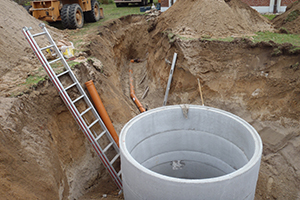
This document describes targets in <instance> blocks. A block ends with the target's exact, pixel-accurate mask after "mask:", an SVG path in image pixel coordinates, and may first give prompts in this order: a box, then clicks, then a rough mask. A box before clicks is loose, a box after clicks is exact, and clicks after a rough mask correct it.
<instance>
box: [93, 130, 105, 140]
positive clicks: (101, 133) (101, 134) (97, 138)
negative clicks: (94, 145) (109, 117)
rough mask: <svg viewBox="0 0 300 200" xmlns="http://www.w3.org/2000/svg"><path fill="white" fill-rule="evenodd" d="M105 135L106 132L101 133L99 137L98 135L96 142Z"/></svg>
mask: <svg viewBox="0 0 300 200" xmlns="http://www.w3.org/2000/svg"><path fill="white" fill-rule="evenodd" d="M105 133H106V131H103V132H102V133H100V135H98V136H97V137H96V139H95V140H96V141H98V140H99V139H100V138H101V137H102V136H103V135H104V134H105Z"/></svg>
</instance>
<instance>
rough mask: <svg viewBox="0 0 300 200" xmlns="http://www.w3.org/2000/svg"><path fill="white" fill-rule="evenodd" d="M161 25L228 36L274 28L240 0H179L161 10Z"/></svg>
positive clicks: (181, 32) (199, 34)
mask: <svg viewBox="0 0 300 200" xmlns="http://www.w3.org/2000/svg"><path fill="white" fill-rule="evenodd" d="M161 22H162V23H161V24H160V27H162V28H163V27H168V28H171V29H172V32H174V33H176V34H179V35H181V36H190V37H214V38H220V37H229V36H243V35H251V34H253V33H255V32H257V31H272V30H273V28H272V27H271V24H270V23H269V22H268V21H267V20H266V19H264V18H263V17H262V16H261V15H260V14H259V13H258V12H257V11H255V10H253V9H252V8H251V7H249V6H248V5H246V4H245V3H243V2H241V1H240V0H229V1H228V0H227V1H226V2H225V1H224V0H214V1H212V0H198V1H190V0H178V1H176V3H175V4H174V5H173V6H172V7H170V9H168V10H167V11H166V12H164V13H163V14H162V21H161Z"/></svg>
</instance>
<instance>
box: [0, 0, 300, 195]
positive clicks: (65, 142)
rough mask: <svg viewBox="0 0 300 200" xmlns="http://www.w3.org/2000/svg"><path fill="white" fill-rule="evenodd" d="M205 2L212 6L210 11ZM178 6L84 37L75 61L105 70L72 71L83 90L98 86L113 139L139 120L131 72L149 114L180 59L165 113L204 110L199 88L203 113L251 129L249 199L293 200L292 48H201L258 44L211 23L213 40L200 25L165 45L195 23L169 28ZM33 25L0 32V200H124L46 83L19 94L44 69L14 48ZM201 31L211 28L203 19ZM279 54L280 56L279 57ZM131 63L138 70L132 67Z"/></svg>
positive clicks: (299, 174) (295, 91) (295, 77)
mask: <svg viewBox="0 0 300 200" xmlns="http://www.w3.org/2000/svg"><path fill="white" fill-rule="evenodd" d="M193 2H196V1H193ZM203 2H204V3H206V4H207V6H208V1H203ZM216 2H218V3H217V4H222V5H225V6H228V7H231V8H232V7H234V9H237V7H236V6H233V5H240V4H239V3H238V1H231V2H227V3H225V2H223V1H216ZM180 3H181V5H182V6H183V7H184V5H183V4H188V3H187V1H184V0H178V4H177V3H176V4H175V5H177V7H178V5H180ZM224 3H225V4H224ZM1 4H4V5H5V6H6V8H9V9H6V10H10V11H9V12H11V13H13V12H14V11H13V10H14V9H17V11H18V12H19V15H22V16H24V19H25V16H28V15H27V13H26V12H25V11H24V10H23V8H21V7H19V6H18V5H17V4H15V3H13V2H12V1H9V0H5V1H1V3H0V5H1ZM4 5H2V7H3V6H4ZM175 5H174V8H172V9H170V12H165V13H163V14H161V15H159V16H156V15H154V16H152V15H148V16H144V15H131V16H126V17H122V18H120V19H116V20H112V21H109V22H107V23H106V24H105V25H104V26H99V27H97V28H96V29H95V30H91V31H89V32H88V33H87V34H85V35H83V36H80V38H81V39H82V40H83V41H84V43H82V44H81V47H80V48H81V49H84V50H83V52H82V53H80V56H81V58H82V57H93V58H95V59H97V60H99V61H101V62H102V64H103V67H102V69H101V70H99V68H98V67H96V66H94V65H93V64H91V63H88V62H84V61H82V62H81V63H80V64H78V65H76V66H75V67H74V73H75V75H76V76H77V78H78V80H79V82H80V83H81V84H82V86H83V87H84V83H85V82H86V81H88V80H93V81H94V83H95V86H96V88H97V90H98V92H99V94H100V96H101V98H102V101H103V103H104V105H105V108H106V109H107V112H108V114H109V116H110V117H111V119H112V122H113V125H114V126H115V128H116V131H117V132H118V133H119V132H120V131H121V129H122V127H123V126H124V124H125V123H126V122H127V121H128V120H130V119H131V118H132V117H134V116H136V115H138V114H139V111H138V109H137V107H136V106H135V104H134V103H133V102H132V101H131V99H130V97H129V69H132V71H133V79H134V87H135V93H136V96H137V97H138V98H139V99H140V101H141V103H142V104H143V105H144V106H145V107H147V108H148V109H152V108H156V107H159V106H162V103H163V98H164V92H165V88H166V85H167V81H168V76H169V70H170V64H169V63H168V62H167V61H166V60H169V61H172V57H173V54H174V53H175V52H176V53H177V54H178V59H177V63H176V69H175V71H174V75H173V81H172V84H171V90H170V94H169V98H168V105H174V104H197V105H201V104H202V102H201V99H200V96H199V90H198V85H197V78H199V79H200V81H201V85H202V91H203V96H204V104H205V105H206V106H211V107H215V108H219V109H223V110H226V111H229V112H231V113H233V114H236V115H238V116H240V117H241V118H243V119H245V120H246V121H247V122H249V123H250V124H251V125H252V126H254V128H255V129H256V130H257V131H258V133H259V134H260V136H261V138H262V140H263V145H264V149H263V155H262V162H261V168H260V173H259V179H258V183H257V190H256V196H255V199H257V200H262V199H282V200H283V199H299V198H300V192H299V185H300V169H299V166H300V157H299V153H300V132H299V130H300V125H299V120H300V114H299V113H300V106H299V98H300V89H299V88H300V80H299V76H300V66H299V63H300V55H299V54H291V53H289V52H290V51H289V48H291V45H289V44H284V45H278V44H275V43H273V42H269V43H266V42H262V43H252V42H251V41H250V40H245V39H240V38H239V37H237V38H236V39H235V40H234V41H232V42H221V41H217V40H215V41H208V40H203V39H201V38H202V35H203V34H204V35H205V34H209V33H212V34H213V35H212V37H217V36H221V35H223V36H224V37H225V36H227V35H232V34H236V35H237V36H238V35H244V34H254V32H255V31H257V29H256V28H259V27H262V26H260V25H259V27H255V29H253V27H251V30H250V29H249V30H248V29H247V28H246V27H248V25H245V23H244V22H240V23H241V25H242V26H243V28H241V29H239V28H237V29H235V30H239V31H238V32H236V31H235V30H234V31H232V29H231V28H230V27H229V28H228V27H227V28H226V29H225V28H222V31H221V32H218V27H219V25H218V24H216V23H217V22H215V23H213V22H214V21H215V19H212V20H211V21H212V24H215V25H213V26H212V25H210V26H211V28H210V29H206V30H208V31H209V32H205V31H202V30H201V28H200V27H201V26H199V27H198V28H197V26H196V25H193V29H194V30H193V29H192V27H187V28H185V33H183V32H182V35H186V34H187V33H189V34H190V36H191V35H192V37H191V38H193V39H191V38H189V39H187V38H185V37H181V36H180V35H177V36H176V35H175V36H172V37H170V34H169V33H170V31H171V32H176V31H178V30H180V28H178V27H182V25H183V24H188V23H190V22H191V21H192V20H190V19H188V17H184V16H181V17H183V18H184V19H185V20H186V22H184V23H180V22H179V18H178V19H176V20H174V21H176V24H175V22H173V21H172V20H170V18H172V17H173V18H176V17H175V16H174V15H175V11H176V9H177V7H175ZM188 6H189V5H186V7H188ZM210 6H212V5H210ZM190 7H191V6H189V8H190ZM187 9H188V8H187ZM226 9H227V8H226ZM232 9H233V8H232ZM244 9H245V10H247V12H246V13H252V14H251V16H255V17H253V18H254V19H257V20H258V22H259V23H262V24H265V20H264V19H262V20H259V18H256V17H257V15H258V13H256V12H254V11H253V10H251V9H250V8H248V7H245V8H244ZM0 12H4V11H3V10H1V11H0ZM173 12H174V14H173ZM168 13H169V16H168ZM242 13H243V12H240V13H239V15H241V14H242ZM5 14H6V13H5ZM1 15H2V13H1ZM230 15H231V14H230ZM247 15H248V14H247ZM234 17H235V16H234ZM5 19H6V18H5ZM228 19H230V18H228ZM7 20H10V19H8V18H7ZM28 21H29V22H28ZM4 22H5V20H4ZM258 22H257V24H259V23H258ZM27 23H31V24H29V25H27ZM38 23H39V21H37V20H35V19H33V18H32V17H30V16H28V20H27V19H26V20H25V21H24V22H23V23H22V24H17V22H15V21H13V20H12V21H10V22H9V23H8V22H7V23H6V24H3V25H2V24H1V28H0V31H1V32H0V34H1V36H3V37H4V35H5V36H6V38H7V39H5V40H4V39H3V38H1V40H0V42H1V46H0V51H1V53H3V54H2V55H1V56H2V57H1V60H0V64H1V68H0V71H1V77H0V78H1V82H0V102H1V103H0V119H1V120H0V183H1V184H0V199H81V200H84V199H122V198H123V197H122V195H121V196H119V195H118V189H117V187H116V186H115V185H114V183H113V181H112V180H111V178H110V176H109V175H108V174H107V172H106V170H105V169H104V167H103V165H102V164H101V162H100V159H99V158H98V157H97V155H96V153H95V152H94V150H93V149H92V147H91V145H90V144H89V143H88V141H87V139H86V138H85V137H84V135H83V134H82V132H81V131H80V130H79V128H78V126H77V124H76V122H75V120H74V119H73V117H72V116H71V114H70V112H69V111H68V109H67V107H66V106H65V105H64V103H63V101H62V100H61V98H60V96H59V94H58V93H57V91H56V90H55V88H54V86H53V85H52V83H51V82H50V80H47V79H46V80H44V81H40V82H39V83H38V84H37V85H34V86H33V87H30V88H28V86H26V85H23V84H22V83H25V81H26V78H27V77H28V75H41V74H42V73H44V72H42V70H39V69H40V68H41V66H39V64H38V62H37V59H36V58H35V56H34V54H33V53H32V51H31V49H29V46H28V44H27V43H26V41H25V39H19V38H21V37H22V35H21V28H22V26H24V25H25V24H26V26H33V28H34V29H39V27H38V26H37V24H38ZM195 23H196V22H195ZM206 23H207V24H209V19H206ZM226 23H227V22H226ZM228 23H229V22H228ZM249 23H250V22H249ZM11 24H12V25H11ZM168 24H170V26H168ZM265 25H266V26H265V28H266V29H269V28H270V27H271V26H270V25H269V24H268V23H266V24H265ZM230 26H233V27H235V26H237V27H240V26H238V25H234V24H233V25H230ZM253 26H254V25H253ZM50 29H51V30H52V33H51V34H53V37H54V39H55V40H59V39H61V38H65V39H66V38H67V39H70V40H76V39H78V38H77V37H76V36H72V37H71V36H69V37H68V34H69V33H71V31H69V30H65V31H63V32H62V31H59V30H56V29H54V28H50ZM214 29H216V31H213V30H214ZM252 29H253V30H252ZM186 30H189V31H186ZM203 30H204V29H203ZM240 30H243V31H244V32H240ZM246 30H247V31H246ZM178 34H179V32H178ZM10 36H12V37H15V39H11V38H10ZM19 36H20V37H19ZM6 41H8V42H6ZM9 45H10V47H8V46H9ZM3 47H5V48H3ZM18 49H20V50H18ZM275 49H277V50H278V49H280V50H281V52H282V53H281V54H276V56H275V55H274V50H275ZM14 52H15V54H12V53H14ZM78 56H79V55H78ZM130 59H140V60H141V62H139V63H130ZM83 60H84V58H83ZM146 87H149V92H148V93H147V95H146V96H145V98H144V99H142V98H141V97H142V95H143V93H144V91H145V90H146ZM16 94H17V95H16Z"/></svg>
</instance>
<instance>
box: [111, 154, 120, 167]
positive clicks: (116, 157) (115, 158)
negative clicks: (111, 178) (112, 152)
mask: <svg viewBox="0 0 300 200" xmlns="http://www.w3.org/2000/svg"><path fill="white" fill-rule="evenodd" d="M119 156H120V154H119V153H118V154H117V155H116V156H115V157H114V158H113V159H112V160H111V161H110V164H111V165H112V164H113V163H114V162H115V161H116V160H117V159H118V157H119Z"/></svg>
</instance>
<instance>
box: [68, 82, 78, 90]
mask: <svg viewBox="0 0 300 200" xmlns="http://www.w3.org/2000/svg"><path fill="white" fill-rule="evenodd" d="M75 85H77V83H73V84H72V85H69V86H68V87H66V88H65V90H68V89H70V88H71V87H73V86H75Z"/></svg>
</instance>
